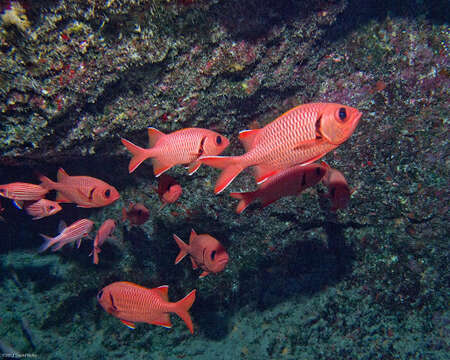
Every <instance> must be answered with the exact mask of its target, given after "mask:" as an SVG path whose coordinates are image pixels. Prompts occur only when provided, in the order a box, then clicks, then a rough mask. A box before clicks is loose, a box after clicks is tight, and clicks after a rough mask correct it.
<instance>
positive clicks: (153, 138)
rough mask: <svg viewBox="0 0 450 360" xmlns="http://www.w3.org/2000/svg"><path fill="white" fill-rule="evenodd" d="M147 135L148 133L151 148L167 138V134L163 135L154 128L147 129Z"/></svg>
mask: <svg viewBox="0 0 450 360" xmlns="http://www.w3.org/2000/svg"><path fill="white" fill-rule="evenodd" d="M147 133H148V145H149V146H150V147H153V146H155V144H156V142H157V141H158V140H159V139H160V138H161V137H163V136H165V135H166V134H164V133H162V132H161V131H159V130H157V129H155V128H153V127H149V128H148V129H147Z"/></svg>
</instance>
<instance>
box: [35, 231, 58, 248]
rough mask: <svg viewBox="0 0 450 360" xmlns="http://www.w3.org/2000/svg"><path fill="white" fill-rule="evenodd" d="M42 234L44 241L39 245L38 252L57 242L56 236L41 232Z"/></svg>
mask: <svg viewBox="0 0 450 360" xmlns="http://www.w3.org/2000/svg"><path fill="white" fill-rule="evenodd" d="M41 236H42V237H43V238H44V243H43V244H42V245H41V246H40V247H39V249H38V252H44V251H45V250H47V249H48V248H49V247H50V246H53V245H54V244H56V240H55V238H52V237H50V236H47V235H44V234H41Z"/></svg>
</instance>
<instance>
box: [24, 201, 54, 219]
mask: <svg viewBox="0 0 450 360" xmlns="http://www.w3.org/2000/svg"><path fill="white" fill-rule="evenodd" d="M23 210H25V211H26V213H27V214H28V215H31V216H33V220H38V219H42V218H44V217H47V216H51V215H55V214H56V213H57V212H58V211H61V210H62V208H61V205H59V204H58V203H57V202H56V201H52V200H48V199H40V200H38V201H33V202H30V201H26V202H25V203H24V204H23Z"/></svg>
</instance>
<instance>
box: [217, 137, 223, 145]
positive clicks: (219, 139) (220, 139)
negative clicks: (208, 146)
mask: <svg viewBox="0 0 450 360" xmlns="http://www.w3.org/2000/svg"><path fill="white" fill-rule="evenodd" d="M216 143H217V145H220V144H222V137H221V136H220V135H217V137H216Z"/></svg>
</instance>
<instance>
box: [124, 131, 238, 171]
mask: <svg viewBox="0 0 450 360" xmlns="http://www.w3.org/2000/svg"><path fill="white" fill-rule="evenodd" d="M148 138H149V145H150V148H148V149H144V148H141V147H139V146H137V145H134V144H133V143H132V142H130V141H128V140H126V139H122V144H123V145H125V147H126V148H127V149H128V150H129V151H130V152H131V154H132V155H133V157H132V159H131V160H130V164H129V165H128V171H129V172H130V173H132V172H133V171H134V170H136V168H137V167H138V166H139V165H140V164H141V163H142V162H143V161H144V160H146V159H148V158H152V162H153V173H154V174H155V176H156V177H158V176H160V175H161V174H162V173H164V172H165V171H167V170H169V169H170V168H171V167H172V166H175V165H179V164H189V167H188V172H189V175H192V174H193V173H194V172H196V171H197V170H198V168H199V167H200V165H201V164H200V162H198V158H199V157H200V156H202V155H219V154H220V153H221V152H222V151H223V150H225V148H226V147H227V146H228V144H229V143H230V142H229V141H228V139H227V138H225V137H224V136H222V135H220V134H219V133H217V132H215V131H211V130H207V129H201V128H187V129H181V130H177V131H174V132H172V133H170V134H167V135H166V134H164V133H162V132H161V131H159V130H156V129H155V128H152V127H151V128H148Z"/></svg>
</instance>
